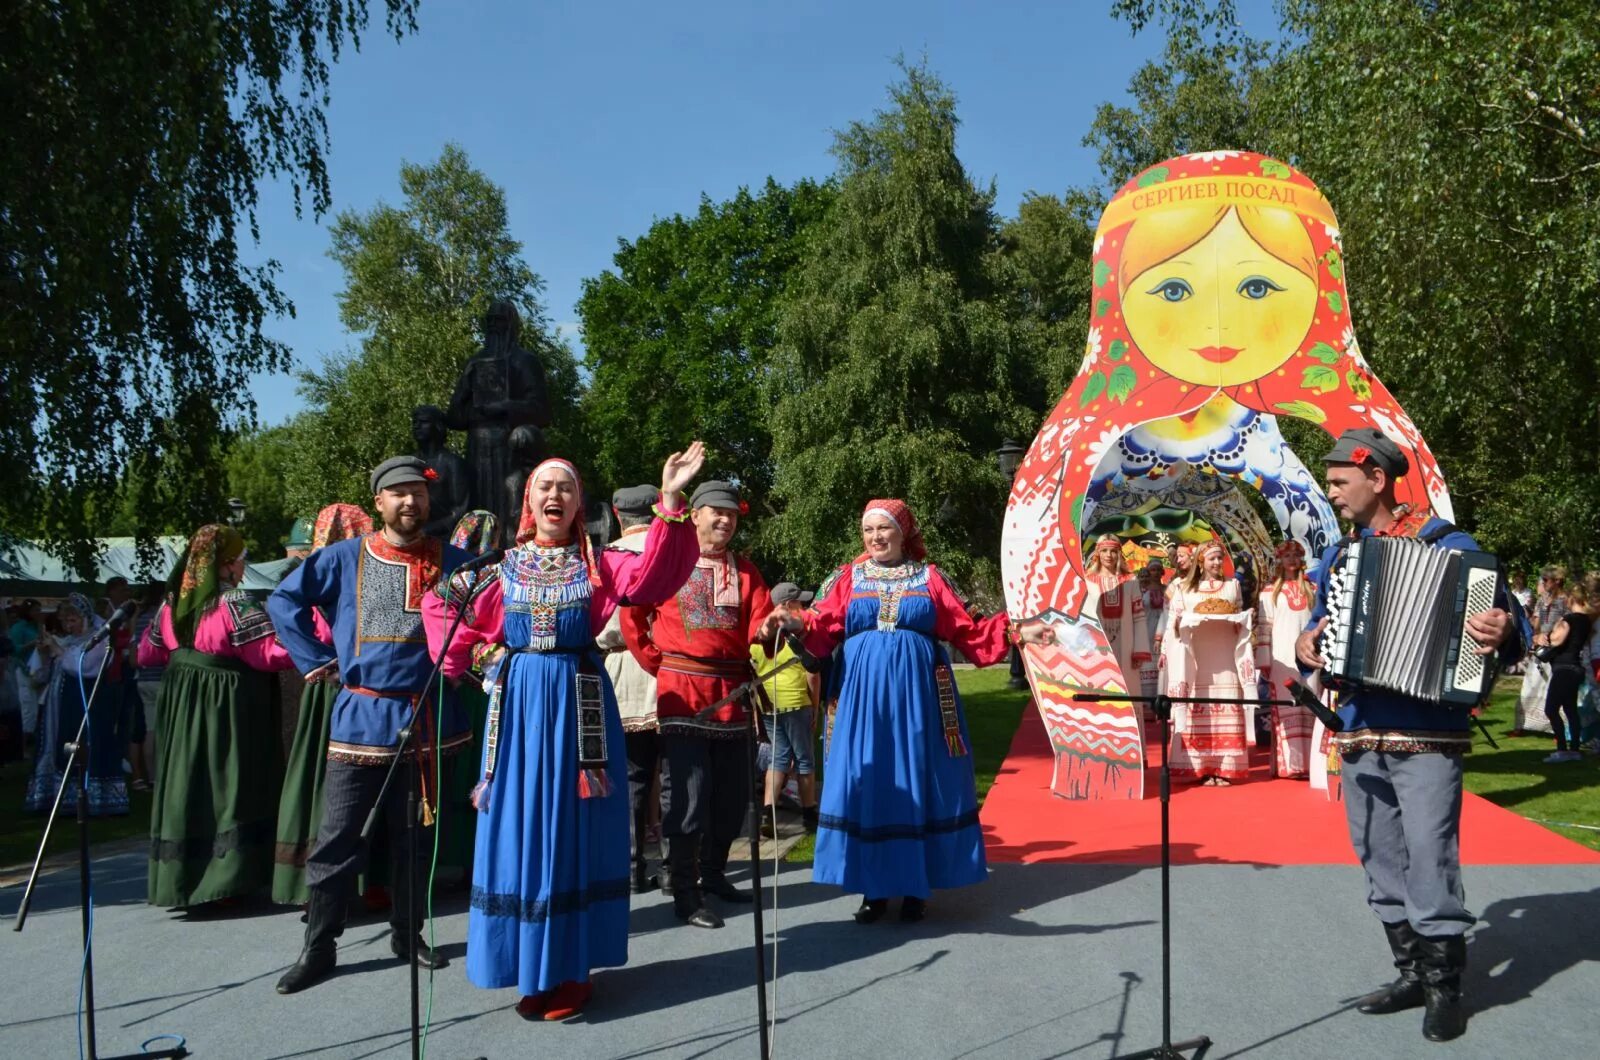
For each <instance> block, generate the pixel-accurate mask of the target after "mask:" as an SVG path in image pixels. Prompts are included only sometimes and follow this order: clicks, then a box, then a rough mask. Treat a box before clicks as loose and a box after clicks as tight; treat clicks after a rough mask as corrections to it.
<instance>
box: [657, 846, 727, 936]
mask: <svg viewBox="0 0 1600 1060" xmlns="http://www.w3.org/2000/svg"><path fill="white" fill-rule="evenodd" d="M699 848H700V837H699V836H686V835H680V836H673V837H672V842H671V843H670V844H669V845H668V847H667V849H668V852H669V854H668V856H669V857H670V859H671V863H672V867H671V872H672V911H673V913H674V914H676V915H677V917H678V919H679V920H682V921H684V922H685V923H687V924H688V925H689V926H690V927H699V928H719V927H721V926H722V918H721V917H720V916H718V915H717V914H716V913H714V912H712V911H711V910H709V909H707V908H706V903H705V898H704V897H703V896H702V895H701V893H700V884H699V881H698V880H697V879H696V876H695V861H696V858H697V857H698V856H699V853H700V849H699Z"/></svg>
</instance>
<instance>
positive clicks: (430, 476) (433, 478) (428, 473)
mask: <svg viewBox="0 0 1600 1060" xmlns="http://www.w3.org/2000/svg"><path fill="white" fill-rule="evenodd" d="M422 477H423V478H425V479H427V480H428V481H429V482H437V481H438V479H439V472H437V471H435V470H434V469H433V468H431V467H425V468H423V469H422Z"/></svg>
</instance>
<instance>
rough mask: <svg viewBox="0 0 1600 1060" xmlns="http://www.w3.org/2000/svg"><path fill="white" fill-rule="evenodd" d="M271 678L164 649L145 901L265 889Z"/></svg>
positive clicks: (273, 800)
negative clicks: (166, 656)
mask: <svg viewBox="0 0 1600 1060" xmlns="http://www.w3.org/2000/svg"><path fill="white" fill-rule="evenodd" d="M281 710H282V708H281V707H280V705H279V703H278V697H277V696H276V695H274V694H273V685H272V676H271V675H270V674H265V673H259V672H257V671H254V670H251V669H249V668H248V667H246V666H245V665H244V664H243V663H240V662H238V661H236V660H233V659H227V658H223V657H221V656H216V655H207V654H205V653H204V652H198V651H194V650H192V649H188V648H179V649H178V650H177V651H175V652H173V653H172V659H171V661H170V662H169V663H168V664H167V670H166V673H165V674H164V675H163V676H162V679H161V694H160V698H159V699H158V700H157V705H156V711H157V721H156V779H155V794H154V796H153V801H152V804H151V807H150V893H149V898H148V901H149V902H150V904H151V905H156V906H162V907H167V908H170V907H174V906H190V905H199V904H201V903H202V902H211V901H215V900H217V899H219V898H232V897H241V896H247V895H252V894H255V893H257V892H259V891H264V890H266V889H267V887H268V885H269V884H270V883H271V882H272V848H273V835H274V832H275V830H276V827H275V826H276V820H277V815H278V791H279V786H280V785H281V784H282V782H283V751H282V747H283V744H282V742H281V739H280V736H279V733H278V727H279V724H280V721H279V715H280V713H281Z"/></svg>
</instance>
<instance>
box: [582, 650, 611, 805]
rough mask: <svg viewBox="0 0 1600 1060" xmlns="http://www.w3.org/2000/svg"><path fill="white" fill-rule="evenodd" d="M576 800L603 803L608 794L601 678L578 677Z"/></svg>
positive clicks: (591, 674) (588, 674)
mask: <svg viewBox="0 0 1600 1060" xmlns="http://www.w3.org/2000/svg"><path fill="white" fill-rule="evenodd" d="M577 684H578V688H577V691H578V797H579V798H584V799H603V798H605V797H606V796H607V795H610V794H611V780H610V778H609V776H608V770H607V765H608V762H607V756H606V708H605V697H604V693H603V692H602V687H603V686H602V685H601V683H600V675H599V674H593V673H584V672H583V671H582V670H580V671H579V672H578V675H577Z"/></svg>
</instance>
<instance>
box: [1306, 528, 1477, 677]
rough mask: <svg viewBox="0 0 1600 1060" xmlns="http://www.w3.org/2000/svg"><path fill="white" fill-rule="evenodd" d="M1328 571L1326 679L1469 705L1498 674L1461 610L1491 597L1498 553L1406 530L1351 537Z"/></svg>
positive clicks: (1468, 613) (1468, 612)
mask: <svg viewBox="0 0 1600 1060" xmlns="http://www.w3.org/2000/svg"><path fill="white" fill-rule="evenodd" d="M1331 566H1332V569H1330V570H1328V571H1327V572H1326V577H1327V578H1328V579H1329V581H1328V625H1327V627H1326V628H1325V629H1324V630H1323V632H1322V642H1321V647H1320V652H1321V655H1322V657H1323V658H1324V659H1325V660H1326V661H1327V667H1326V670H1325V671H1324V672H1325V674H1326V675H1327V677H1328V678H1329V679H1330V683H1331V684H1333V685H1335V686H1336V687H1345V688H1375V689H1384V690H1387V691H1390V692H1399V693H1401V694H1402V695H1407V696H1411V697H1413V698H1415V699H1421V700H1425V701H1427V702H1430V703H1437V704H1439V705H1440V706H1444V707H1471V706H1474V705H1476V704H1477V703H1479V702H1480V701H1482V700H1483V699H1484V698H1485V697H1486V696H1487V695H1488V694H1489V689H1490V687H1491V686H1492V685H1493V683H1494V677H1495V673H1494V666H1493V665H1492V664H1491V660H1492V658H1493V656H1484V655H1478V654H1477V653H1476V652H1475V651H1474V650H1473V649H1474V648H1476V647H1477V643H1476V642H1475V641H1474V640H1473V639H1472V638H1471V637H1470V636H1469V635H1468V634H1467V630H1466V623H1467V618H1468V617H1469V616H1471V615H1475V614H1477V613H1479V612H1480V611H1487V610H1488V609H1490V608H1492V607H1493V606H1494V598H1495V590H1496V589H1497V588H1498V586H1499V584H1500V562H1499V560H1497V559H1496V558H1495V557H1494V556H1493V555H1491V554H1490V553H1487V552H1468V551H1462V550H1460V549H1447V548H1437V547H1435V546H1433V545H1430V544H1428V543H1427V542H1425V541H1419V540H1417V539H1416V538H1406V537H1368V538H1362V539H1360V540H1357V541H1352V542H1351V543H1350V545H1349V547H1348V548H1347V549H1346V551H1345V553H1344V556H1343V559H1342V560H1341V561H1336V562H1335V563H1333V564H1332V565H1331Z"/></svg>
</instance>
